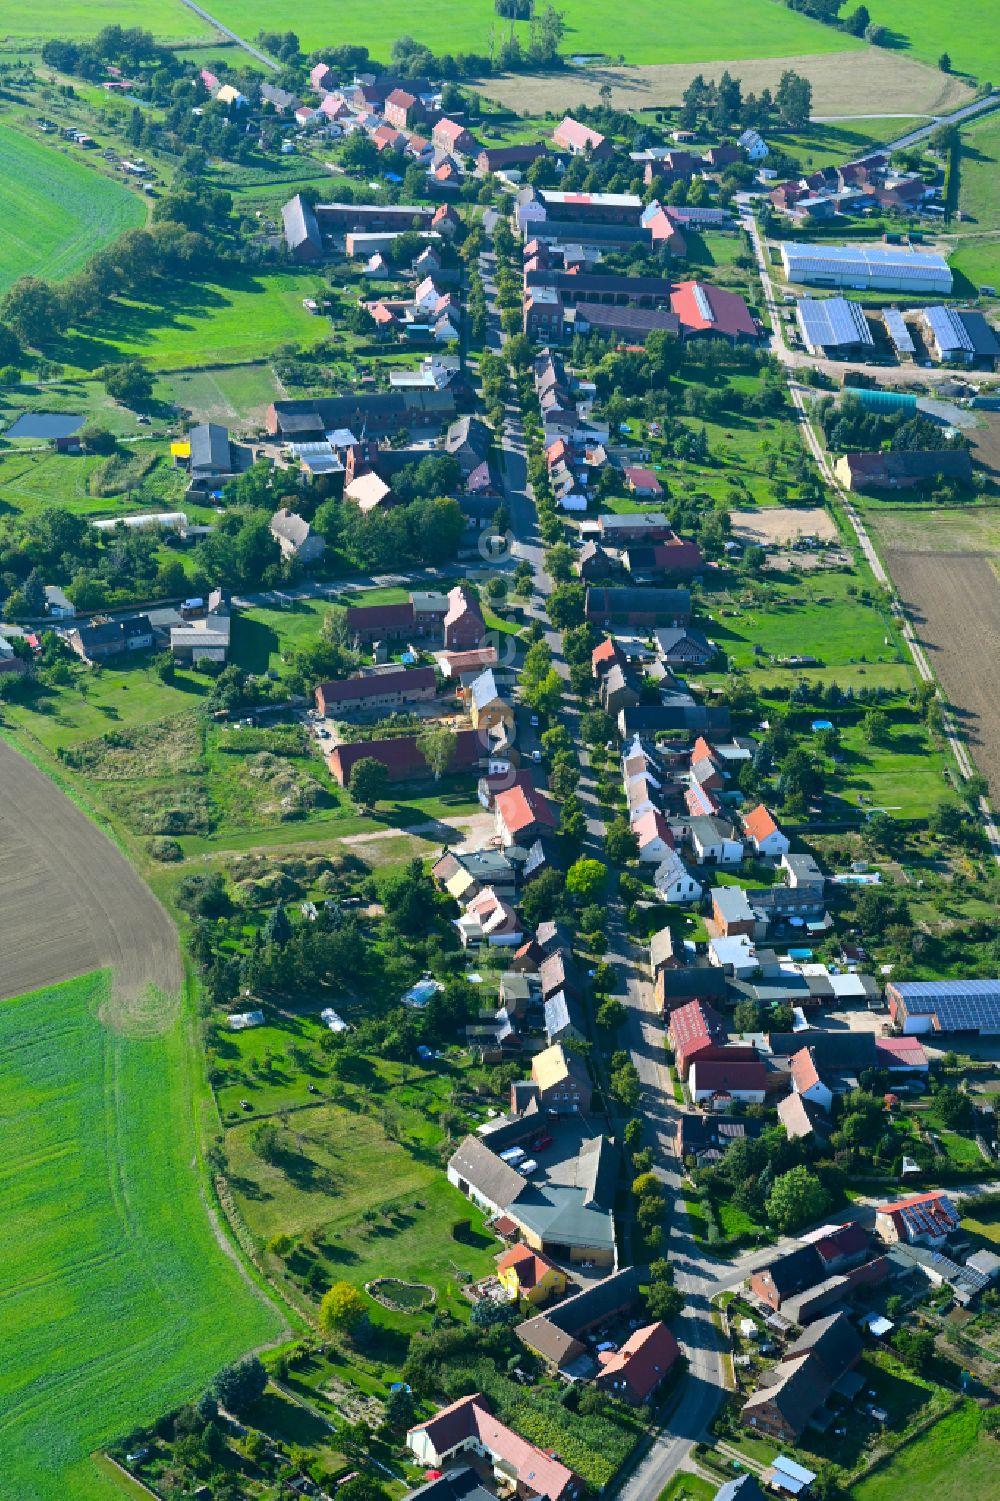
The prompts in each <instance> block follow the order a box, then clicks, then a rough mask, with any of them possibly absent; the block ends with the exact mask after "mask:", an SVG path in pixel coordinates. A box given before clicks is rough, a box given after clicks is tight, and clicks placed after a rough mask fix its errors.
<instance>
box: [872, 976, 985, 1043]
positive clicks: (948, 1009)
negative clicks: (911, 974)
mask: <svg viewBox="0 0 1000 1501" xmlns="http://www.w3.org/2000/svg"><path fill="white" fill-rule="evenodd" d="M893 988H894V989H895V991H896V992H897V994H898V995H899V997H900V999H901V1000H902V1002H903V1004H904V1005H905V1007H906V1011H907V1014H908V1015H910V1016H927V1015H931V1016H933V1017H934V1018H935V1019H936V1022H937V1026H938V1029H939V1030H940V1031H942V1032H973V1031H975V1032H998V1031H1000V980H911V981H900V982H899V983H898V984H897V985H895V986H894V987H893Z"/></svg>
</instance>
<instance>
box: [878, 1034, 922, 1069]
mask: <svg viewBox="0 0 1000 1501" xmlns="http://www.w3.org/2000/svg"><path fill="white" fill-rule="evenodd" d="M875 1053H876V1056H878V1054H880V1053H881V1054H882V1057H883V1058H884V1059H885V1060H887V1062H888V1067H889V1068H892V1067H893V1065H895V1066H896V1067H899V1068H919V1069H925V1068H926V1067H927V1054H926V1053H925V1052H924V1049H923V1045H922V1044H921V1042H920V1039H919V1038H918V1037H876V1039H875Z"/></svg>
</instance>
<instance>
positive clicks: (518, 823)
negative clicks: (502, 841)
mask: <svg viewBox="0 0 1000 1501" xmlns="http://www.w3.org/2000/svg"><path fill="white" fill-rule="evenodd" d="M496 807H497V811H498V813H499V814H500V817H501V818H502V819H503V821H504V824H505V825H506V828H507V830H508V832H509V833H510V834H518V833H519V832H520V831H521V830H522V829H528V828H530V827H531V826H532V824H536V823H540V824H544V825H545V826H546V827H547V828H550V829H554V828H555V826H556V816H555V813H554V812H553V811H552V804H551V803H550V802H549V800H548V798H547V797H546V796H545V794H544V793H542V792H539V791H538V790H537V789H536V788H534V787H511V788H509V789H508V790H507V791H506V792H500V793H498V794H497V799H496Z"/></svg>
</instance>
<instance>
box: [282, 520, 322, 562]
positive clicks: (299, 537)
mask: <svg viewBox="0 0 1000 1501" xmlns="http://www.w3.org/2000/svg"><path fill="white" fill-rule="evenodd" d="M271 536H272V537H273V538H274V540H275V542H277V544H278V546H279V547H280V549H281V555H282V557H283V558H294V559H295V560H296V562H299V563H317V562H318V561H319V559H320V558H321V557H322V556H323V554H324V552H325V551H326V542H325V541H324V540H323V538H322V537H321V536H320V535H319V533H318V532H314V531H313V529H312V527H311V526H310V525H309V522H308V521H306V520H305V518H304V517H302V516H298V515H296V513H295V512H294V511H290V510H289V509H288V507H287V506H282V507H281V509H280V510H278V511H275V513H274V515H273V516H272V517H271Z"/></svg>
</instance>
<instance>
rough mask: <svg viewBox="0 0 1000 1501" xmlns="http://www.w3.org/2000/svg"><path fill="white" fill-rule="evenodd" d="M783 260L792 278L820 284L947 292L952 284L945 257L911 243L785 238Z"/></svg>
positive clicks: (785, 268) (787, 273)
mask: <svg viewBox="0 0 1000 1501" xmlns="http://www.w3.org/2000/svg"><path fill="white" fill-rule="evenodd" d="M781 263H782V266H783V267H784V271H785V275H786V276H787V277H788V280H789V281H793V282H804V283H813V284H816V285H819V286H831V287H856V288H858V289H863V288H867V287H872V288H889V287H898V288H904V289H906V290H912V291H918V292H946V293H947V292H950V291H951V287H952V276H951V271H950V270H949V268H948V262H947V261H946V260H945V258H944V256H941V255H932V254H930V253H928V252H927V251H923V250H914V249H912V247H911V246H909V245H800V244H797V243H794V242H792V241H789V240H784V241H782V244H781Z"/></svg>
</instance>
